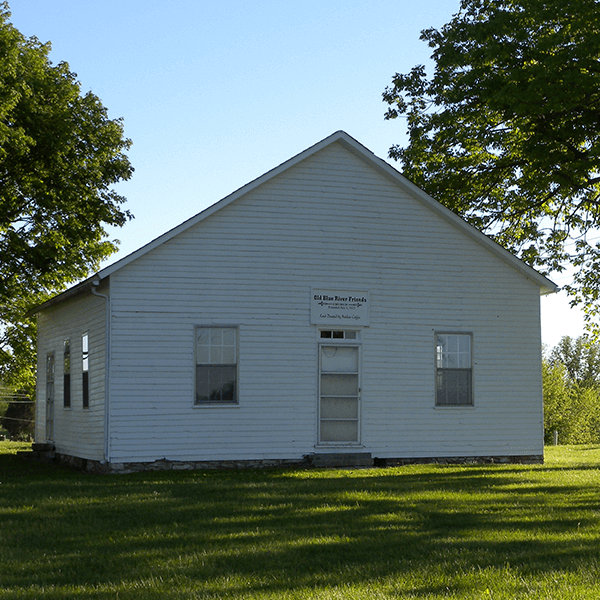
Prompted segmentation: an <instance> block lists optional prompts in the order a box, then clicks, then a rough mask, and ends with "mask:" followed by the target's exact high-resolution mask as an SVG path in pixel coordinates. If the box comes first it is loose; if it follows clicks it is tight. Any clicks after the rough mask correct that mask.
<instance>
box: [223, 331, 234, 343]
mask: <svg viewBox="0 0 600 600" xmlns="http://www.w3.org/2000/svg"><path fill="white" fill-rule="evenodd" d="M223 345H224V346H234V347H235V329H233V328H232V327H226V328H224V329H223Z"/></svg>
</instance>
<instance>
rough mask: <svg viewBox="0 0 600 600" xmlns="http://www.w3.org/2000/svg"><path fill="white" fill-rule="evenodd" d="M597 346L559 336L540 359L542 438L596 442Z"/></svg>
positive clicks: (599, 409)
mask: <svg viewBox="0 0 600 600" xmlns="http://www.w3.org/2000/svg"><path fill="white" fill-rule="evenodd" d="M599 357H600V346H599V345H598V343H592V342H591V341H590V340H589V339H588V338H586V337H579V338H577V339H575V340H574V339H572V338H571V337H568V336H565V337H563V338H562V339H561V340H560V342H559V343H558V345H557V346H555V347H554V348H553V349H552V350H551V351H550V353H549V355H548V357H546V358H545V359H544V360H543V362H542V375H543V382H544V438H545V441H546V443H551V441H552V438H553V434H554V431H558V436H559V440H560V442H561V443H564V444H592V443H600V370H599V369H598V366H599V364H600V359H599Z"/></svg>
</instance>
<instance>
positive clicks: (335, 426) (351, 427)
mask: <svg viewBox="0 0 600 600" xmlns="http://www.w3.org/2000/svg"><path fill="white" fill-rule="evenodd" d="M321 441H323V442H357V441H358V421H355V420H352V421H321Z"/></svg>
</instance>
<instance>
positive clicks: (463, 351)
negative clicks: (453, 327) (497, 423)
mask: <svg viewBox="0 0 600 600" xmlns="http://www.w3.org/2000/svg"><path fill="white" fill-rule="evenodd" d="M471 341H472V340H471V335H470V334H463V333H460V334H459V333H438V334H436V344H435V352H436V392H435V404H436V406H472V405H473V367H472V350H471V347H472V343H471Z"/></svg>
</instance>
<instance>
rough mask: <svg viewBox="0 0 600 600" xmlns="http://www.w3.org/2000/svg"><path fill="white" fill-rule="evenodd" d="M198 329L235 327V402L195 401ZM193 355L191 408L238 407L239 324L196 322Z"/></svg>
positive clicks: (229, 408) (227, 408) (231, 408)
mask: <svg viewBox="0 0 600 600" xmlns="http://www.w3.org/2000/svg"><path fill="white" fill-rule="evenodd" d="M199 329H235V331H236V334H235V344H236V345H235V360H236V363H235V367H236V369H235V393H236V401H235V402H203V403H197V402H196V367H197V366H198V360H197V348H198V345H197V341H196V340H197V331H198V330H199ZM193 346H194V349H193V355H194V364H193V370H194V375H193V381H194V385H193V389H192V408H194V409H199V410H211V409H212V410H214V409H226V410H233V409H239V408H240V404H241V403H240V326H239V325H232V324H231V323H218V324H217V323H210V324H207V325H204V324H197V325H194V327H193Z"/></svg>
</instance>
